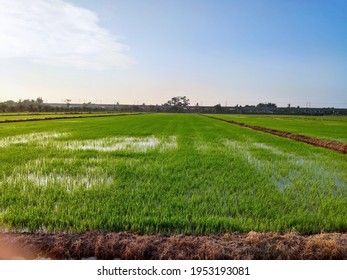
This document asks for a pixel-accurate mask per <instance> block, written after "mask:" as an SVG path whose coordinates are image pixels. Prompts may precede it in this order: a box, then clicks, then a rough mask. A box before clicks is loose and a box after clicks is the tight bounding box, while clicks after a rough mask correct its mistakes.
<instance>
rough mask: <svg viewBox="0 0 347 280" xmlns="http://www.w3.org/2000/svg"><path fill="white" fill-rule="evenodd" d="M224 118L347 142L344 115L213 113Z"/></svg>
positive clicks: (346, 121)
mask: <svg viewBox="0 0 347 280" xmlns="http://www.w3.org/2000/svg"><path fill="white" fill-rule="evenodd" d="M209 116H214V117H218V118H222V119H225V120H233V121H236V122H240V123H245V124H250V125H255V126H261V127H266V128H271V129H276V130H281V131H286V132H291V133H296V134H301V135H305V136H310V137H314V138H319V139H327V140H335V141H339V142H342V143H347V117H346V116H322V117H320V116H312V117H311V116H269V115H230V114H229V115H223V114H221V115H219V114H218V115H215V114H212V115H211V114H210V115H209Z"/></svg>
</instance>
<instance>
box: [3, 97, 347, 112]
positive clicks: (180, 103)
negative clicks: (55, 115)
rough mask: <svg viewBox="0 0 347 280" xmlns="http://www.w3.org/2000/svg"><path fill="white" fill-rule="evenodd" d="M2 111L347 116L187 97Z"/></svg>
mask: <svg viewBox="0 0 347 280" xmlns="http://www.w3.org/2000/svg"><path fill="white" fill-rule="evenodd" d="M0 112H3V113H6V112H32V113H35V112H68V113H79V112H81V113H82V112H163V113H164V112H172V113H199V114H277V115H347V109H336V108H304V107H303V108H301V107H299V106H297V107H291V106H290V104H288V106H287V107H277V105H276V104H275V103H259V104H257V105H245V106H240V105H236V106H222V105H221V104H216V105H214V106H200V105H199V104H198V103H197V104H195V105H193V106H191V105H190V100H189V99H188V98H187V97H186V96H175V97H172V98H171V99H170V100H168V101H167V102H165V103H163V104H161V105H158V104H157V105H146V104H144V103H143V104H142V105H127V104H119V103H118V102H117V103H115V104H94V103H91V102H88V103H83V104H76V103H72V102H71V100H70V99H65V100H64V103H44V101H43V99H42V98H41V97H38V98H36V100H34V99H25V100H19V101H17V102H15V101H13V100H8V101H4V102H0Z"/></svg>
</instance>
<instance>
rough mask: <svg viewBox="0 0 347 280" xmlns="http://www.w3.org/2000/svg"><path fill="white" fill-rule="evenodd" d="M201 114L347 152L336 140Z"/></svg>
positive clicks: (344, 145)
mask: <svg viewBox="0 0 347 280" xmlns="http://www.w3.org/2000/svg"><path fill="white" fill-rule="evenodd" d="M203 116H205V117H208V118H211V119H215V120H220V121H224V122H227V123H231V124H235V125H239V126H242V127H247V128H251V129H254V130H257V131H261V132H266V133H270V134H273V135H277V136H280V137H284V138H289V139H293V140H296V141H300V142H304V143H307V144H310V145H314V146H317V147H323V148H327V149H331V150H334V151H337V152H339V153H342V154H346V153H347V144H344V143H340V142H338V141H333V140H324V139H317V138H313V137H308V136H305V135H300V134H295V133H291V132H286V131H280V130H276V129H271V128H266V127H261V126H255V125H250V124H245V123H242V122H236V121H233V120H227V119H224V118H217V117H213V116H207V115H203Z"/></svg>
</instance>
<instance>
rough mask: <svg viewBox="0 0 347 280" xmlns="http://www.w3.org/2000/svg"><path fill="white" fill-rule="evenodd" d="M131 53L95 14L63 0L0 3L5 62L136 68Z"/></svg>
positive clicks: (0, 43) (0, 54) (5, 0)
mask: <svg viewBox="0 0 347 280" xmlns="http://www.w3.org/2000/svg"><path fill="white" fill-rule="evenodd" d="M126 51H127V46H125V45H123V44H121V43H120V42H119V39H118V38H117V37H116V36H115V35H113V34H111V33H110V32H109V31H108V30H106V29H104V28H101V27H100V26H99V25H98V16H97V15H96V14H95V13H94V12H92V11H90V10H87V9H84V8H80V7H76V6H73V5H71V4H69V3H66V2H64V1H61V0H0V58H26V59H29V60H30V61H33V62H36V63H40V64H49V65H57V66H68V67H75V68H81V69H110V68H111V69H112V68H127V67H129V66H130V65H132V64H133V63H134V61H133V60H132V59H131V58H130V57H129V56H128V55H126V54H125V52H126Z"/></svg>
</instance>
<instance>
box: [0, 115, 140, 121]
mask: <svg viewBox="0 0 347 280" xmlns="http://www.w3.org/2000/svg"><path fill="white" fill-rule="evenodd" d="M139 114H143V113H116V114H115V113H109V114H83V115H78V114H77V115H58V116H48V117H42V116H41V117H33V118H31V116H33V115H30V117H29V118H20V119H5V120H1V119H0V123H11V122H31V121H48V120H61V119H82V118H98V117H114V116H117V117H118V116H129V115H139ZM22 116H23V115H22ZM35 116H40V115H35ZM10 117H12V115H10Z"/></svg>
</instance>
